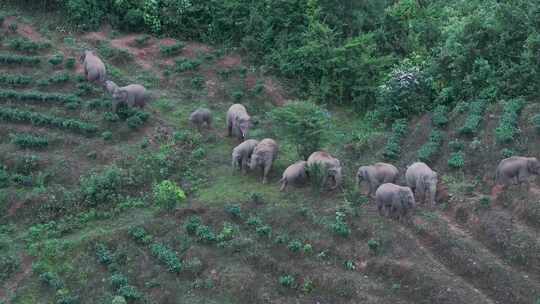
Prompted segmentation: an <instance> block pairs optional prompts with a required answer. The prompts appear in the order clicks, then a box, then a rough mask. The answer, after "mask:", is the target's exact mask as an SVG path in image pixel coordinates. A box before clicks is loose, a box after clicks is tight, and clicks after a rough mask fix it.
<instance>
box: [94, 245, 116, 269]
mask: <svg viewBox="0 0 540 304" xmlns="http://www.w3.org/2000/svg"><path fill="white" fill-rule="evenodd" d="M96 255H97V258H98V262H100V263H101V264H103V265H110V264H111V263H112V262H113V255H112V253H111V252H110V251H109V249H107V247H106V246H105V245H104V244H97V245H96Z"/></svg>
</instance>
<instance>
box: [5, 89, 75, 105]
mask: <svg viewBox="0 0 540 304" xmlns="http://www.w3.org/2000/svg"><path fill="white" fill-rule="evenodd" d="M0 98H3V99H11V100H16V101H23V100H31V101H36V102H40V103H51V102H59V103H69V102H81V99H80V98H79V97H77V96H75V95H64V94H56V93H53V94H46V93H42V92H38V91H25V92H19V91H13V90H3V91H0Z"/></svg>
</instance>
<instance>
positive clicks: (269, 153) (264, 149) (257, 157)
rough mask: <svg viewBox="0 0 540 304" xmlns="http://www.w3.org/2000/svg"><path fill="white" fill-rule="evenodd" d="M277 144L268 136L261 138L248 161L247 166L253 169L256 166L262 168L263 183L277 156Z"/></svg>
mask: <svg viewBox="0 0 540 304" xmlns="http://www.w3.org/2000/svg"><path fill="white" fill-rule="evenodd" d="M277 154H278V144H277V143H276V142H275V141H274V140H273V139H270V138H265V139H263V140H261V141H260V142H259V143H258V144H257V146H255V149H253V154H251V161H250V162H249V168H250V169H251V170H255V169H256V168H257V167H261V168H262V169H263V180H262V182H263V184H266V181H267V179H268V173H269V172H270V169H272V164H273V163H274V161H275V160H276V158H277Z"/></svg>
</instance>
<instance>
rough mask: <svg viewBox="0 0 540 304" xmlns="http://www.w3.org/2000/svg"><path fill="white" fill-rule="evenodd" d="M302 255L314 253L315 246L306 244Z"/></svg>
mask: <svg viewBox="0 0 540 304" xmlns="http://www.w3.org/2000/svg"><path fill="white" fill-rule="evenodd" d="M302 253H304V254H312V253H313V246H312V245H311V244H304V246H302Z"/></svg>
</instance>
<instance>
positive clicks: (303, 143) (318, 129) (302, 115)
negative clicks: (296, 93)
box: [268, 101, 330, 159]
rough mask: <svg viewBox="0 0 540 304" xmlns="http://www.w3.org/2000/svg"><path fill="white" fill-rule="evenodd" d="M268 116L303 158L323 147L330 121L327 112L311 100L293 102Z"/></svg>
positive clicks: (279, 132)
mask: <svg viewBox="0 0 540 304" xmlns="http://www.w3.org/2000/svg"><path fill="white" fill-rule="evenodd" d="M268 116H269V119H270V121H271V122H272V124H273V127H274V128H275V130H276V132H277V133H278V136H280V137H281V138H285V139H287V140H289V141H290V142H292V143H293V144H294V145H295V146H296V151H297V153H298V155H299V156H300V157H302V158H303V159H307V158H308V157H309V155H310V154H311V153H312V152H314V151H317V150H318V149H319V148H320V147H321V145H322V142H323V139H324V136H323V135H324V131H325V129H326V128H328V124H329V122H330V120H329V118H328V114H327V112H326V111H325V110H324V109H323V108H321V107H320V106H318V105H316V104H314V103H312V102H309V101H295V102H291V103H289V104H287V105H285V106H284V107H281V108H276V109H274V110H272V112H270V113H269V114H268Z"/></svg>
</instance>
